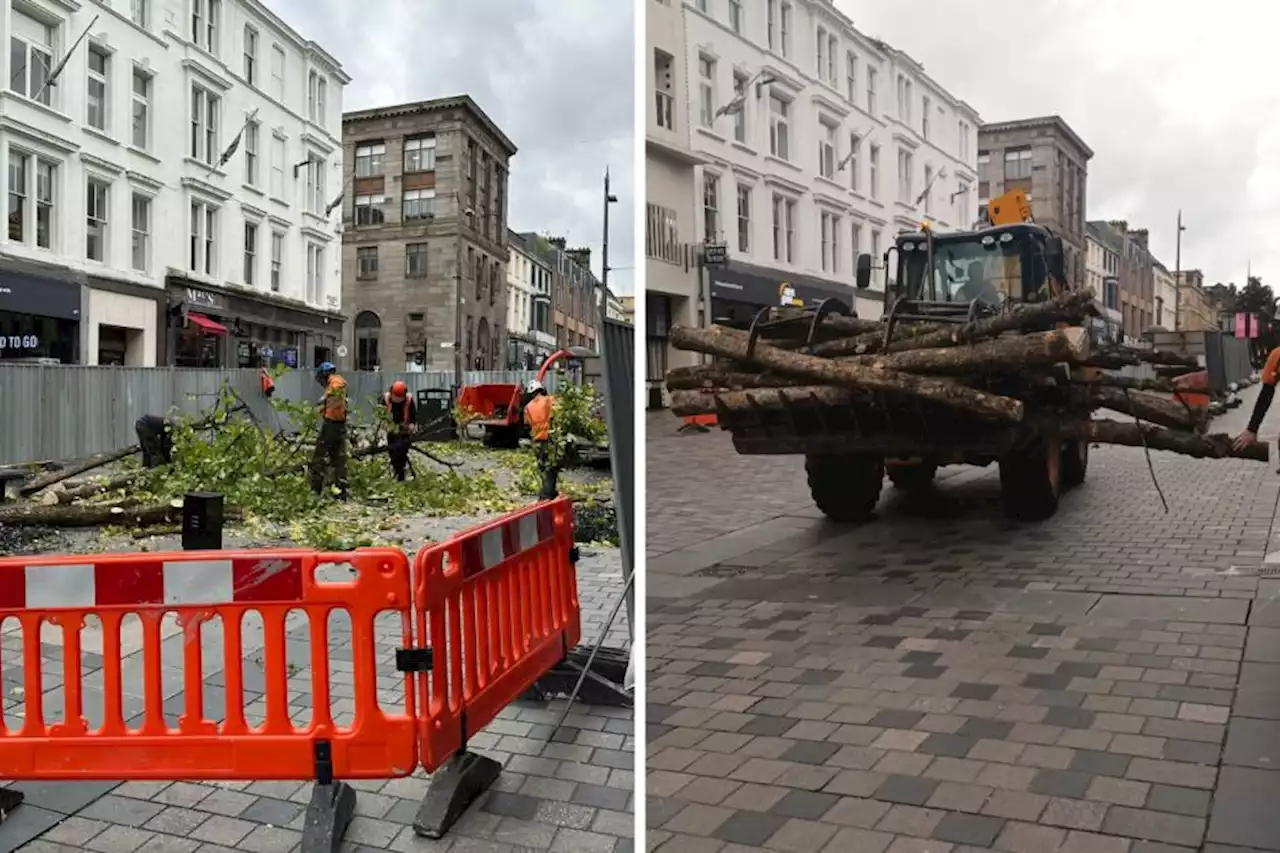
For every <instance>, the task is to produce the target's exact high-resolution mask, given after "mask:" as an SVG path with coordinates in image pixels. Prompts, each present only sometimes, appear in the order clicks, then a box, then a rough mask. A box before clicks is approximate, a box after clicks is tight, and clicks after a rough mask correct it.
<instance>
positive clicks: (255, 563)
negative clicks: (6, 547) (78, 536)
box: [0, 548, 416, 780]
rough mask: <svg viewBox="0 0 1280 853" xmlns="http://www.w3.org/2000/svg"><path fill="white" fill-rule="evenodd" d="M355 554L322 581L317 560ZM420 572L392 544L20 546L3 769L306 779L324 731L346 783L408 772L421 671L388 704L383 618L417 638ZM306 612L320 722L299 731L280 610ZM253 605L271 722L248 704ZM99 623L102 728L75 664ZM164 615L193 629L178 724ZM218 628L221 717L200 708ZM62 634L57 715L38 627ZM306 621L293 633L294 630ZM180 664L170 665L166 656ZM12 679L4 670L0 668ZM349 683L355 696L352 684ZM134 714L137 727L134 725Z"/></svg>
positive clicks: (4, 586)
mask: <svg viewBox="0 0 1280 853" xmlns="http://www.w3.org/2000/svg"><path fill="white" fill-rule="evenodd" d="M341 564H348V565H349V566H350V567H351V568H352V569H354V574H353V575H351V577H350V579H349V580H344V581H342V582H337V583H320V582H318V581H317V579H316V576H315V575H316V570H317V568H319V567H320V566H323V565H341ZM409 572H410V567H409V562H408V559H407V558H406V557H405V555H404V554H403V553H402V552H400V551H399V550H397V549H394V548H380V549H364V550H360V551H355V552H351V553H335V554H324V553H317V552H313V551H300V550H260V551H216V552H198V551H180V552H174V553H151V554H110V555H107V554H95V555H92V556H76V557H67V556H57V557H17V558H8V559H2V560H0V622H2V621H5V620H7V619H9V618H13V619H16V620H17V621H18V623H19V625H20V626H21V637H22V645H23V660H22V686H23V695H24V704H23V714H22V716H23V719H22V724H21V726H20V727H17V728H11V727H9V726H7V725H5V724H4V722H3V721H2V720H0V777H2V778H6V779H41V780H55V779H190V778H196V779H311V778H315V777H316V772H317V771H316V765H317V756H316V746H315V745H316V744H317V743H323V742H327V743H328V747H327V751H328V752H329V753H330V755H329V757H328V762H329V764H330V766H331V768H332V773H333V774H334V775H335V776H337V777H340V778H341V777H345V778H349V779H356V778H359V779H368V778H384V777H388V776H393V777H394V776H405V775H408V774H409V773H411V772H413V768H414V766H415V765H416V756H415V752H416V731H415V728H416V726H415V713H414V706H413V691H412V689H411V684H412V680H411V676H409V675H405V676H404V679H405V697H406V700H405V707H404V708H403V709H402V710H399V711H397V712H394V713H388V712H386V711H384V710H383V709H382V708H381V707H380V705H379V702H378V691H377V675H378V673H377V667H378V661H377V655H378V652H379V647H378V644H377V641H376V637H375V633H374V621H375V619H376V618H377V616H378V615H379V614H380V613H383V612H386V611H393V612H395V613H398V614H400V616H401V621H402V625H403V629H402V632H403V637H402V639H403V642H404V644H405V645H406V646H408V645H409V644H410V641H411V633H410V632H411V621H410V618H409V614H410V604H411V598H410V577H409ZM336 610H342V611H345V612H346V613H347V614H348V615H349V618H350V622H351V642H350V650H351V656H352V665H353V672H352V678H353V683H354V690H353V693H354V696H353V698H352V699H351V700H350V701H352V702H354V704H355V714H354V721H353V723H352V724H351V725H338V724H336V723H335V722H334V719H333V715H332V713H331V710H330V708H331V699H332V693H333V691H332V685H331V684H330V678H329V671H330V665H329V664H330V660H329V616H330V614H331V613H332V612H334V611H336ZM297 611H301V612H302V613H304V614H305V615H306V617H307V618H306V623H307V625H308V630H307V635H308V639H309V641H310V653H311V660H310V664H311V666H310V676H311V697H310V699H309V704H310V705H311V715H310V722H309V724H307V725H305V726H295V724H294V723H293V722H292V720H291V718H290V709H289V706H288V699H289V696H288V678H289V672H288V665H287V658H286V627H287V626H286V620H287V618H288V616H289V614H290V613H291V612H297ZM250 612H256V613H257V614H259V615H260V617H261V619H262V626H263V638H264V640H265V645H264V647H263V648H262V650H261V654H262V656H263V667H264V670H265V681H266V684H265V688H266V689H265V697H264V698H265V701H266V711H265V719H264V721H263V722H262V724H261V725H256V726H254V725H250V724H249V722H248V721H247V720H246V714H245V685H244V673H243V669H242V667H243V664H244V659H245V657H246V654H247V652H246V650H245V648H244V644H243V637H242V628H243V626H244V621H245V617H246V615H247V614H249V613H250ZM130 614H134V615H136V616H137V619H138V623H139V625H140V629H141V637H140V640H141V651H142V675H143V684H144V687H143V693H144V696H143V697H142V698H143V700H144V701H143V711H142V714H141V715H140V716H141V719H140V721H139V720H137V719H136V718H134V719H132V720H128V719H126V717H125V713H124V709H123V699H124V697H123V696H122V687H123V673H122V670H123V666H124V658H125V656H126V654H127V652H126V651H125V649H124V647H123V645H122V623H123V622H124V620H125V618H126V617H127V616H129V615H130ZM89 616H93V617H97V618H98V619H99V620H101V641H102V642H101V645H102V648H101V654H102V669H103V679H102V680H103V685H104V690H103V693H104V700H103V713H102V720H101V725H100V726H90V725H89V724H88V722H87V720H86V719H85V716H84V711H85V708H84V705H83V698H84V689H83V688H84V685H83V679H82V672H81V658H82V655H81V651H82V631H83V629H84V628H85V622H86V617H89ZM166 618H168V619H170V620H171V621H172V622H173V623H176V628H177V629H178V630H179V631H180V632H181V635H182V636H183V638H184V640H185V641H184V642H183V643H182V664H181V678H182V684H183V690H182V694H181V695H182V700H183V703H184V704H183V708H182V713H181V714H180V716H179V718H178V721H177V725H176V726H174V725H170V724H168V723H167V722H166V720H165V717H164V710H165V709H164V704H165V701H164V700H165V695H164V687H163V679H164V675H165V673H164V672H163V671H162V662H161V643H162V640H163V636H162V628H163V627H164V626H163V625H162V623H163V622H164V621H165V620H166ZM215 618H217V619H219V620H220V622H221V628H222V635H223V641H222V646H223V649H222V655H223V660H222V661H221V664H222V666H221V668H222V670H223V673H224V679H225V696H226V708H225V717H224V718H223V719H221V720H218V719H216V718H214V717H212V716H211V715H210V714H208V713H206V709H205V708H204V701H203V700H204V696H203V687H202V679H203V672H204V669H205V667H204V661H203V652H204V649H203V644H202V633H203V631H204V630H205V628H206V626H208V625H209V623H210V622H211V620H213V619H215ZM45 625H49V626H53V627H54V630H56V631H57V632H58V633H60V635H61V645H62V648H63V655H62V657H63V661H62V682H63V694H64V695H63V698H64V701H65V707H64V708H63V709H62V710H63V713H62V715H61V716H62V722H55V723H48V722H45V719H44V709H43V693H44V690H43V684H42V681H43V679H42V673H41V668H40V667H41V643H40V638H41V632H42V626H45ZM294 630H295V631H296V630H297V629H296V628H294ZM165 663H166V664H167V663H170V662H168V661H166V662H165ZM0 675H3V673H0ZM344 692H345V691H344ZM134 723H136V725H135V724H134Z"/></svg>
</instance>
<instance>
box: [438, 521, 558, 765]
mask: <svg viewBox="0 0 1280 853" xmlns="http://www.w3.org/2000/svg"><path fill="white" fill-rule="evenodd" d="M573 530H574V522H573V502H572V501H571V500H570V499H569V498H558V499H556V500H554V501H548V502H546V503H539V504H535V505H534V506H532V507H529V508H527V509H524V510H520V511H517V512H514V513H511V514H510V515H506V516H503V517H502V518H500V519H497V520H495V521H493V522H491V523H489V524H485V525H482V526H480V527H476V528H473V529H472V530H469V531H467V532H466V533H464V534H462V535H460V536H456V537H454V538H452V539H449V540H448V541H446V542H442V543H440V544H437V545H428V546H426V547H424V548H423V549H422V550H421V551H419V552H418V555H417V558H416V559H415V560H414V586H413V609H414V618H415V634H416V636H417V637H418V638H419V641H420V642H424V641H425V642H426V643H427V644H428V645H429V647H430V649H431V657H432V660H431V671H430V672H429V673H426V674H424V675H423V677H421V678H420V679H419V680H418V708H419V710H418V715H419V719H420V721H421V726H422V729H421V733H420V736H419V743H420V748H421V752H420V755H419V761H420V763H421V764H422V766H423V768H424V769H425V770H427V772H432V771H434V770H435V769H436V768H438V767H439V766H441V765H442V764H443V763H444V762H445V761H447V760H448V759H449V758H451V757H452V756H454V755H456V754H458V753H459V752H460V751H461V750H463V749H464V748H465V746H466V743H467V741H468V740H469V739H470V738H471V737H472V736H473V735H474V734H475V733H476V732H478V731H480V730H481V729H482V728H484V726H486V725H488V724H489V722H491V721H492V720H493V718H494V717H496V716H497V715H498V712H500V711H501V710H502V709H503V708H505V707H506V706H507V705H509V704H510V703H511V702H513V701H514V700H515V699H516V698H518V697H519V696H520V695H521V694H522V693H524V692H525V691H526V690H528V689H529V688H530V687H531V686H532V685H533V684H534V683H535V682H536V681H537V680H538V679H539V677H541V676H542V675H544V674H545V673H546V672H547V671H548V670H550V669H551V668H552V667H554V666H555V665H556V664H558V663H559V662H560V661H562V660H564V658H565V657H566V655H567V654H568V651H569V649H571V648H572V647H573V646H576V645H577V644H578V641H579V640H580V639H581V635H582V625H581V617H580V606H579V602H578V584H577V576H576V574H575V569H574V565H573V559H572V557H571V556H570V555H571V554H573V553H574V544H573Z"/></svg>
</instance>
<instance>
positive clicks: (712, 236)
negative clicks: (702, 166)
mask: <svg viewBox="0 0 1280 853" xmlns="http://www.w3.org/2000/svg"><path fill="white" fill-rule="evenodd" d="M702 228H703V240H704V241H705V242H707V243H714V242H716V240H717V238H718V237H719V236H720V178H719V176H717V175H712V174H709V173H704V174H703V176H702Z"/></svg>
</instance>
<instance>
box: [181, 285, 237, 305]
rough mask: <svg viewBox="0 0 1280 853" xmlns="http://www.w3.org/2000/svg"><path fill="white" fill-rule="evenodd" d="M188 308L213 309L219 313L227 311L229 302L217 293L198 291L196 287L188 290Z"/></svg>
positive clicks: (186, 297)
mask: <svg viewBox="0 0 1280 853" xmlns="http://www.w3.org/2000/svg"><path fill="white" fill-rule="evenodd" d="M184 301H185V302H186V303H187V305H188V306H191V307H198V308H213V309H215V310H218V311H226V310H227V301H226V300H225V299H223V298H222V297H221V296H218V295H217V294H215V293H209V292H208V291H207V290H197V289H196V288H194V287H188V288H187V289H186V295H185V300H184Z"/></svg>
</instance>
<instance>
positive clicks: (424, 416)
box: [418, 388, 458, 441]
mask: <svg viewBox="0 0 1280 853" xmlns="http://www.w3.org/2000/svg"><path fill="white" fill-rule="evenodd" d="M418 424H419V425H420V426H421V428H422V434H423V435H424V436H425V437H426V439H427V440H428V441H453V439H454V438H456V437H457V429H458V425H457V424H456V423H454V421H453V390H452V389H450V388H424V389H422V390H421V391H419V392H418Z"/></svg>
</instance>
